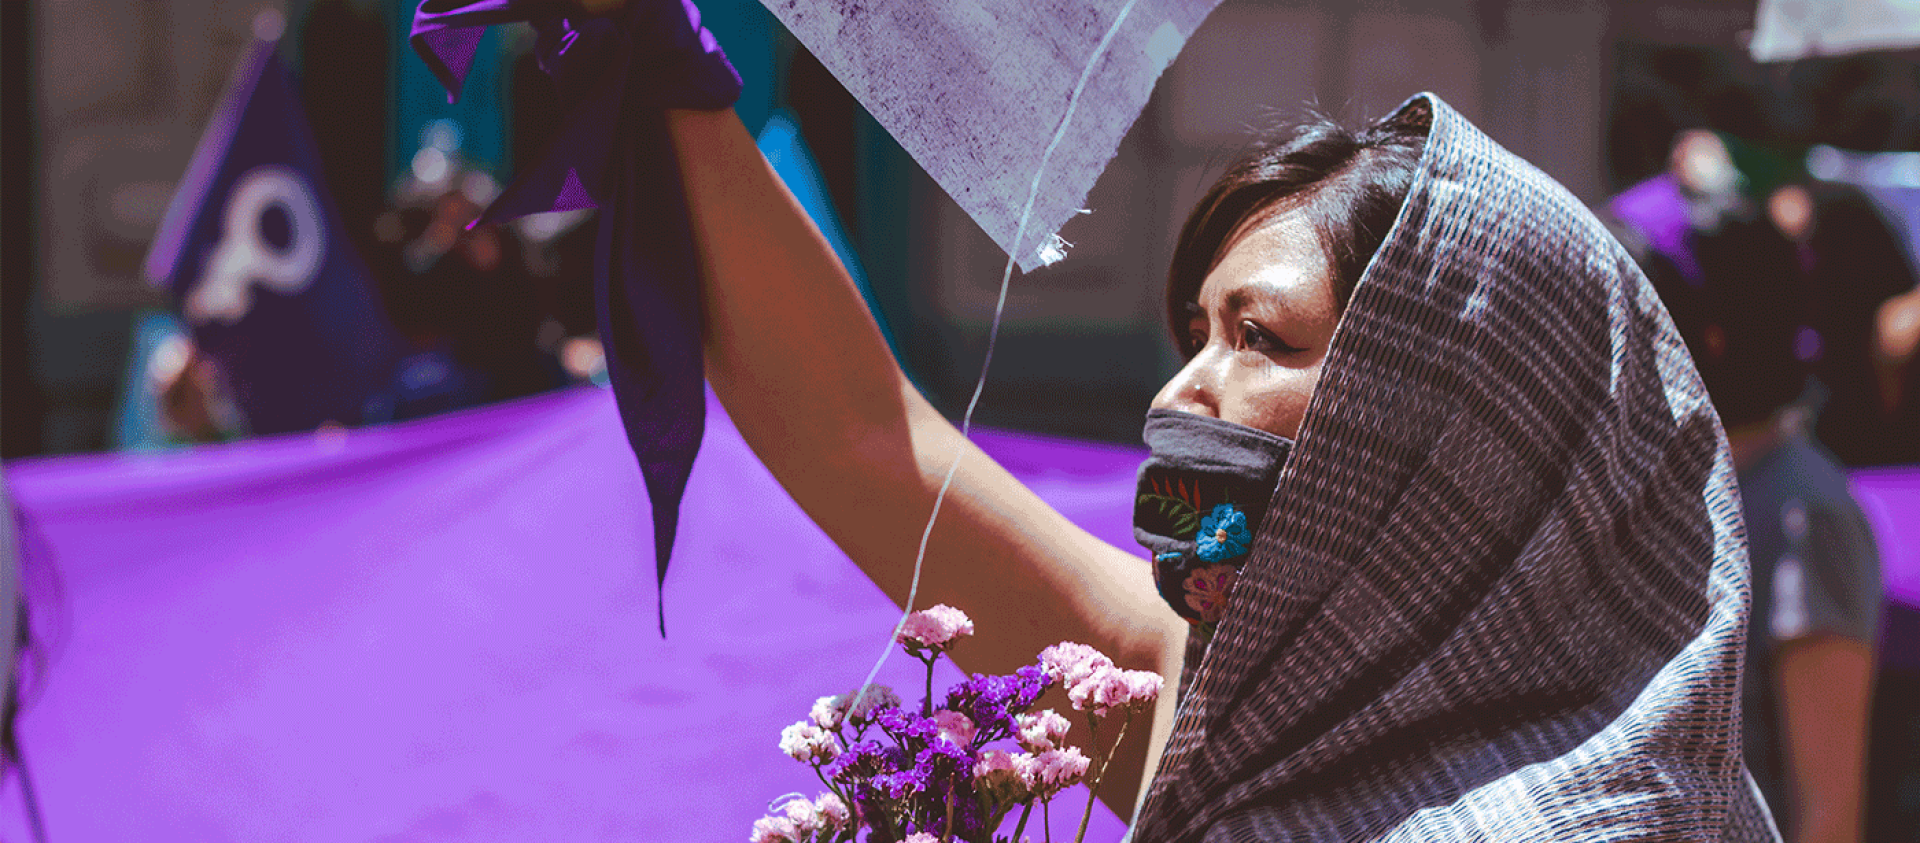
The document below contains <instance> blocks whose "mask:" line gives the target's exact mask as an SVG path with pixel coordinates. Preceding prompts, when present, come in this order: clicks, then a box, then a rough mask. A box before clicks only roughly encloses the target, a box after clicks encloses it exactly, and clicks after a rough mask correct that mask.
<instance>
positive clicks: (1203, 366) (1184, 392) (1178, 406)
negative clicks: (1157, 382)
mask: <svg viewBox="0 0 1920 843" xmlns="http://www.w3.org/2000/svg"><path fill="white" fill-rule="evenodd" d="M1213 356H1214V355H1213V353H1212V348H1211V346H1209V347H1208V348H1203V349H1201V350H1200V353H1199V354H1196V355H1194V357H1193V359H1192V360H1188V361H1187V365H1186V366H1185V367H1183V368H1182V369H1181V370H1180V371H1179V372H1178V373H1177V374H1175V375H1174V376H1173V379H1172V380H1170V381H1167V385H1166V386H1163V387H1161V388H1160V394H1158V395H1155V396H1153V404H1152V406H1153V408H1154V409H1158V410H1178V411H1180V412H1183V413H1192V414H1194V415H1196V416H1212V417H1215V418H1218V417H1219V416H1220V401H1219V395H1218V391H1217V385H1216V384H1214V383H1213V378H1214V375H1215V374H1216V371H1215V370H1216V369H1217V368H1218V367H1217V366H1215V365H1213V363H1214V361H1213V359H1212V358H1213Z"/></svg>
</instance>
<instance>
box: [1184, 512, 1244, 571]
mask: <svg viewBox="0 0 1920 843" xmlns="http://www.w3.org/2000/svg"><path fill="white" fill-rule="evenodd" d="M1252 544H1253V531H1251V530H1249V529H1247V514H1246V513H1244V512H1241V511H1240V509H1239V508H1238V507H1236V506H1234V505H1233V504H1230V503H1223V504H1217V505H1215V506H1214V508H1213V512H1211V513H1209V514H1208V515H1207V516H1206V517H1205V518H1202V519H1200V532H1199V534H1198V535H1195V536H1194V550H1195V555H1197V556H1199V557H1200V558H1201V559H1203V560H1206V561H1208V562H1225V561H1227V560H1229V559H1232V558H1234V557H1236V556H1240V555H1242V554H1244V553H1246V552H1247V548H1248V547H1250V546H1252Z"/></svg>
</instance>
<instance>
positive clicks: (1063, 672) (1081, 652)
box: [1040, 641, 1113, 687]
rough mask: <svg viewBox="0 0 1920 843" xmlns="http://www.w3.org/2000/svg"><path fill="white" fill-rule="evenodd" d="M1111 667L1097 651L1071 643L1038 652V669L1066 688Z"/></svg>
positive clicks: (1059, 644)
mask: <svg viewBox="0 0 1920 843" xmlns="http://www.w3.org/2000/svg"><path fill="white" fill-rule="evenodd" d="M1112 666H1113V660H1112V659H1109V658H1107V657H1106V656H1105V655H1102V654H1101V653H1100V651H1099V650H1095V649H1094V648H1092V647H1089V646H1087V645H1085V644H1076V643H1074V642H1072V641H1062V642H1060V643H1058V644H1055V645H1053V646H1051V647H1048V648H1046V649H1045V650H1041V651H1040V667H1041V668H1042V669H1044V670H1046V672H1047V675H1048V676H1051V677H1053V678H1054V679H1055V680H1057V681H1059V682H1060V683H1061V684H1063V685H1066V686H1068V687H1072V686H1074V685H1077V684H1079V683H1080V682H1081V681H1082V680H1084V679H1086V678H1087V677H1088V676H1091V675H1093V673H1094V672H1095V671H1098V670H1100V669H1101V668H1104V667H1112Z"/></svg>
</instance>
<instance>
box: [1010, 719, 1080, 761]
mask: <svg viewBox="0 0 1920 843" xmlns="http://www.w3.org/2000/svg"><path fill="white" fill-rule="evenodd" d="M1014 725H1015V726H1016V727H1018V728H1019V730H1020V733H1019V734H1017V735H1015V736H1014V739H1015V740H1017V741H1019V743H1020V748H1021V749H1024V750H1026V751H1028V752H1046V751H1047V750H1049V749H1053V748H1054V747H1056V746H1059V745H1060V742H1061V741H1062V740H1065V739H1066V737H1067V729H1069V728H1071V727H1072V726H1073V724H1072V723H1071V722H1069V721H1068V720H1067V718H1065V717H1061V716H1060V715H1059V713H1058V712H1055V711H1054V710H1053V709H1051V708H1049V709H1044V710H1041V711H1036V712H1034V713H1032V714H1022V715H1018V716H1016V717H1015V718H1014Z"/></svg>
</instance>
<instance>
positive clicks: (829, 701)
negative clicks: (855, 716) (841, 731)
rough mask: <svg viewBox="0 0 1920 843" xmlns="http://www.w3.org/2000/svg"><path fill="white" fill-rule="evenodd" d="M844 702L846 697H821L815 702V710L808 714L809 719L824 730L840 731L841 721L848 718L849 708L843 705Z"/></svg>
mask: <svg viewBox="0 0 1920 843" xmlns="http://www.w3.org/2000/svg"><path fill="white" fill-rule="evenodd" d="M843 700H844V697H841V696H830V697H821V698H819V699H817V700H814V701H813V710H812V711H810V712H808V713H807V717H808V718H809V719H811V720H812V721H813V725H815V726H819V727H820V728H822V729H838V728H840V721H842V720H845V719H846V718H847V708H846V706H845V705H843V704H842V702H843Z"/></svg>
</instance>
